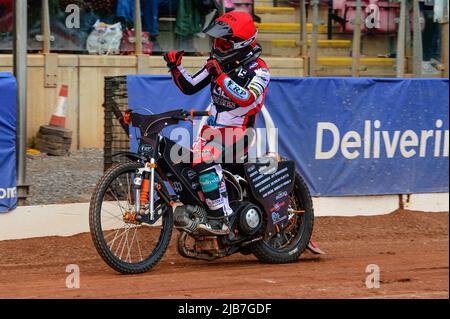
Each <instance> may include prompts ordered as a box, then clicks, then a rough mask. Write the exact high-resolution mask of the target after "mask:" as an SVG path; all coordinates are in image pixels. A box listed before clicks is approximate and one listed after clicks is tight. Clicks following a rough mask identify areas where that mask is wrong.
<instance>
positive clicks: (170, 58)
mask: <svg viewBox="0 0 450 319" xmlns="http://www.w3.org/2000/svg"><path fill="white" fill-rule="evenodd" d="M183 54H184V51H170V52H166V53H164V60H166V62H167V67H168V68H169V69H173V68H176V67H177V66H179V65H180V64H181V59H182V58H183Z"/></svg>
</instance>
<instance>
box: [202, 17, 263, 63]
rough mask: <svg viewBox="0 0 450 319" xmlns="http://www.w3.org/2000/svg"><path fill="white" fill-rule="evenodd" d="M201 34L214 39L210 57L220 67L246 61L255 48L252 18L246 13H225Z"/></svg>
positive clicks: (254, 31) (254, 29) (254, 30)
mask: <svg viewBox="0 0 450 319" xmlns="http://www.w3.org/2000/svg"><path fill="white" fill-rule="evenodd" d="M203 32H204V33H206V34H208V35H209V36H211V37H213V38H214V43H213V49H212V52H211V53H212V57H213V58H214V59H216V60H217V61H218V62H219V63H221V64H222V65H227V64H230V63H236V62H242V60H243V59H245V60H248V58H249V56H252V55H253V52H254V49H255V48H256V47H257V45H256V35H257V33H258V32H257V31H256V27H255V24H254V22H253V18H252V16H251V15H250V14H248V13H246V12H239V11H232V12H229V13H226V14H224V15H223V16H221V17H219V18H217V19H216V20H214V22H213V23H211V24H210V25H209V26H208V27H207V28H206V29H205V30H204V31H203Z"/></svg>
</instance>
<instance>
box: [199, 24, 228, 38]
mask: <svg viewBox="0 0 450 319" xmlns="http://www.w3.org/2000/svg"><path fill="white" fill-rule="evenodd" d="M203 32H204V33H206V34H207V35H209V36H211V37H213V38H223V37H225V36H232V35H233V30H232V29H231V27H230V26H229V25H228V24H226V23H225V22H223V21H215V22H214V23H212V24H210V25H209V26H208V27H206V29H205V30H203Z"/></svg>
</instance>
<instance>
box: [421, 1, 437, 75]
mask: <svg viewBox="0 0 450 319" xmlns="http://www.w3.org/2000/svg"><path fill="white" fill-rule="evenodd" d="M434 5H435V3H434V0H424V1H423V2H420V9H421V11H422V12H423V15H424V18H425V29H424V30H423V33H422V49H423V64H422V66H423V72H424V73H428V74H433V73H438V72H439V71H438V70H437V69H436V68H435V65H436V64H438V63H439V61H440V60H441V45H440V44H441V27H440V25H439V23H437V22H435V20H434Z"/></svg>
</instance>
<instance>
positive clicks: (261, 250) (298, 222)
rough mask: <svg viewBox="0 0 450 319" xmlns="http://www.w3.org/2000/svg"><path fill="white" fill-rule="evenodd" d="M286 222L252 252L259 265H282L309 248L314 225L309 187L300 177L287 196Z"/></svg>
mask: <svg viewBox="0 0 450 319" xmlns="http://www.w3.org/2000/svg"><path fill="white" fill-rule="evenodd" d="M289 211H290V213H289V217H290V218H289V223H288V225H287V226H286V227H285V228H284V229H282V230H280V231H279V232H277V234H276V235H274V236H273V237H271V238H270V239H268V240H260V241H258V242H256V243H255V244H254V245H253V247H252V253H253V254H254V255H255V256H256V257H257V258H258V259H259V260H260V261H262V262H265V263H271V264H281V263H289V262H294V261H296V260H297V259H298V258H299V257H300V255H301V254H302V253H303V251H304V250H305V249H306V247H307V246H308V243H309V241H310V239H311V235H312V231H313V226H314V210H313V204H312V199H311V195H310V194H309V190H308V187H307V186H306V184H305V182H304V181H303V179H302V177H301V176H300V175H299V174H296V176H295V184H294V189H293V190H292V192H291V193H289Z"/></svg>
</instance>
